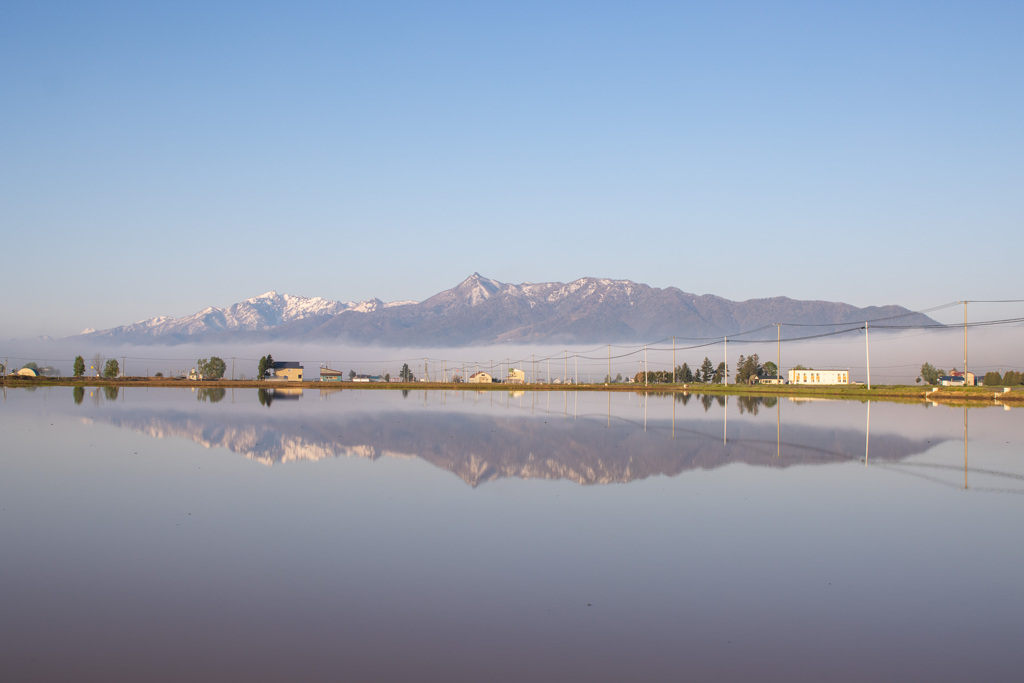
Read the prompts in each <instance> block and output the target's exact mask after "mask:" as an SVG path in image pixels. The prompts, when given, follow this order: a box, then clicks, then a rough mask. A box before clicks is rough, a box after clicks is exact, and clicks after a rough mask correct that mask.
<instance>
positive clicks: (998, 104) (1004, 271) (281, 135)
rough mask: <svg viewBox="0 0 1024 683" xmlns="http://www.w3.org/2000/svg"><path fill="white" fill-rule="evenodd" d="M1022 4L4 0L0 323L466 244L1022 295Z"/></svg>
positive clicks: (525, 261) (860, 301) (24, 325)
mask: <svg viewBox="0 0 1024 683" xmlns="http://www.w3.org/2000/svg"><path fill="white" fill-rule="evenodd" d="M1022 35H1024V4H1022V3H1019V2H1005V3H1000V2H970V3H967V2H962V3H951V2H892V1H889V2H857V3H828V2H774V3H773V2H749V3H748V2H723V3H705V2H701V3H698V2H693V3H689V2H629V3H625V2H622V3H610V2H563V3H554V2H536V3H534V2H518V3H490V2H472V3H461V2H433V3H425V2H415V3H413V2H374V3H365V2H360V3H341V2H330V3H301V2H297V3H289V4H288V5H284V4H280V3H258V2H239V3H229V2H221V3H196V2H177V3H135V2H124V3H116V2H93V3H79V2H68V3H62V2H49V3H9V4H8V5H7V6H6V7H5V8H4V10H3V20H2V22H0V65H2V67H0V97H2V101H0V159H2V160H3V162H2V163H0V228H2V233H0V234H2V236H3V252H4V254H5V258H4V264H3V267H2V268H0V284H2V285H3V289H4V292H5V294H6V296H5V301H4V304H3V313H4V315H3V324H2V330H0V338H10V337H27V336H34V335H39V334H49V335H54V336H63V335H67V334H73V333H76V332H78V331H80V330H81V329H82V328H85V327H96V328H103V327H111V326H115V325H119V324H124V323H129V322H133V321H135V320H139V319H143V318H148V317H151V316H155V315H175V316H177V315H186V314H191V313H193V312H195V311H198V310H200V309H202V308H204V307H206V306H208V305H216V306H227V305H230V304H232V303H234V302H236V301H239V300H242V299H244V298H247V297H250V296H254V295H257V294H260V293H262V292H264V291H267V290H271V289H276V290H277V291H280V292H288V293H292V294H301V295H306V296H324V297H327V298H332V299H344V300H362V299H367V298H371V297H380V298H382V299H384V300H396V299H422V298H425V297H427V296H429V295H431V294H434V293H436V292H437V291H440V290H442V289H445V288H448V287H450V286H453V285H455V284H456V283H458V282H459V281H461V280H462V279H463V278H464V277H465V276H467V275H469V274H470V273H472V272H474V271H479V272H480V273H481V274H483V275H485V276H488V277H492V278H495V279H498V280H501V281H505V282H523V281H570V280H573V279H576V278H578V277H582V276H597V277H612V278H628V279H632V280H636V281H639V282H644V283H647V284H650V285H652V286H658V287H668V286H676V287H679V288H680V289H683V290H685V291H689V292H695V293H713V294H718V295H721V296H725V297H727V298H730V299H737V300H742V299H749V298H757V297H766V296H776V295H784V296H790V297H794V298H802V299H827V300H839V301H846V302H849V303H853V304H856V305H861V306H864V305H872V304H889V303H898V304H902V305H906V306H909V307H911V308H924V307H928V306H932V305H936V304H941V303H945V302H947V301H952V300H957V299H962V298H969V299H1001V298H1019V295H1020V287H1019V285H1018V284H1016V280H1017V278H1016V277H1015V276H1014V275H1013V274H1014V273H1015V272H1016V271H1017V270H1019V265H1018V264H1019V261H1020V254H1021V251H1022V247H1024V238H1022V237H1021V235H1022V227H1024V225H1022V223H1024V221H1022V216H1024V161H1022V160H1024V126H1022V122H1024V88H1022V87H1021V83H1024V41H1022V40H1021V36H1022ZM963 259H966V260H967V263H964V262H963Z"/></svg>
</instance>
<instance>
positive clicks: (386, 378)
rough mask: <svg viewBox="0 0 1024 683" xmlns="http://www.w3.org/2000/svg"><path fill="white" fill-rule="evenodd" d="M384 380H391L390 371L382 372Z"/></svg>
mask: <svg viewBox="0 0 1024 683" xmlns="http://www.w3.org/2000/svg"><path fill="white" fill-rule="evenodd" d="M384 381H385V382H390V381H391V373H390V372H385V373H384Z"/></svg>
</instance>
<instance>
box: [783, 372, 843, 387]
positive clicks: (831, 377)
mask: <svg viewBox="0 0 1024 683" xmlns="http://www.w3.org/2000/svg"><path fill="white" fill-rule="evenodd" d="M789 383H790V384H816V385H821V384H849V383H850V371H849V370H790V371H789Z"/></svg>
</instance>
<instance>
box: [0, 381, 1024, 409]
mask: <svg viewBox="0 0 1024 683" xmlns="http://www.w3.org/2000/svg"><path fill="white" fill-rule="evenodd" d="M0 386H5V387H12V388H15V387H17V388H21V387H25V388H32V387H52V386H90V387H102V386H116V387H179V388H180V387H197V388H217V387H220V388H224V389H231V388H247V389H255V388H265V389H284V388H289V389H300V388H301V389H325V390H334V391H340V390H355V391H394V390H396V389H397V390H402V389H406V390H419V391H423V390H429V391H439V390H445V389H447V390H453V389H457V390H463V391H629V392H645V391H646V392H650V393H657V394H674V393H682V392H689V393H692V394H716V395H742V396H783V397H791V398H806V399H816V398H818V399H839V400H851V401H866V400H868V399H871V400H885V401H896V402H910V403H916V402H922V401H929V402H935V403H952V404H964V403H967V404H971V405H976V404H977V405H982V404H992V403H995V402H998V403H1001V404H1006V405H1019V406H1024V388H1015V389H1014V390H1012V391H1009V392H1004V391H1003V388H1002V387H931V386H922V385H896V384H886V385H876V386H873V387H872V388H871V389H870V390H868V388H867V387H866V386H864V385H861V384H854V385H847V386H838V385H837V386H821V387H810V386H797V385H791V384H784V385H768V384H765V385H753V386H746V385H736V384H729V385H723V384H688V385H687V384H650V385H647V386H644V385H642V384H518V385H509V384H465V383H451V382H409V383H396V382H392V383H386V384H385V383H372V382H370V383H362V382H320V381H305V382H278V381H257V380H230V379H219V380H200V381H194V380H188V379H181V378H176V377H118V378H115V379H104V378H101V377H35V378H27V377H11V376H7V377H0Z"/></svg>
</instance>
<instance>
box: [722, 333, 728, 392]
mask: <svg viewBox="0 0 1024 683" xmlns="http://www.w3.org/2000/svg"><path fill="white" fill-rule="evenodd" d="M723 339H725V372H724V373H723V379H722V381H724V382H725V385H726V386H729V338H728V337H723Z"/></svg>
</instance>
